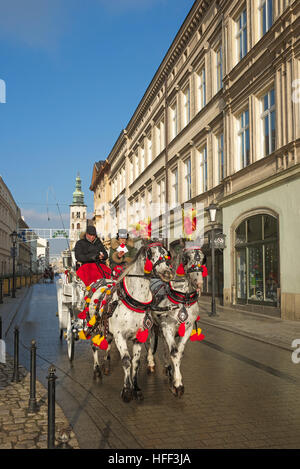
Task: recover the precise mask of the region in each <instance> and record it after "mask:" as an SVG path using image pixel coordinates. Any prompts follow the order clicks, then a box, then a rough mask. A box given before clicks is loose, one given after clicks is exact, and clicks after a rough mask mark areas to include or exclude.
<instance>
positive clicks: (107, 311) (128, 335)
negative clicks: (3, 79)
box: [79, 240, 174, 402]
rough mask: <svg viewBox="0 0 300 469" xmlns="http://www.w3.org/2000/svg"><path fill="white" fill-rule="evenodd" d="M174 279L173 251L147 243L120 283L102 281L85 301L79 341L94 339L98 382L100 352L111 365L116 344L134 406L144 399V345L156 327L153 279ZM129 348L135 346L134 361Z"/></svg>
mask: <svg viewBox="0 0 300 469" xmlns="http://www.w3.org/2000/svg"><path fill="white" fill-rule="evenodd" d="M173 275H174V273H173V269H172V266H171V258H170V253H169V251H167V249H166V248H165V247H164V246H163V244H162V243H160V242H156V241H150V240H147V242H145V244H143V245H142V247H141V248H140V249H139V251H138V253H137V255H136V257H135V259H134V260H133V261H132V263H131V264H130V265H129V266H128V267H127V268H126V269H125V270H124V272H123V273H122V274H121V275H120V276H119V278H118V280H117V281H116V282H112V281H111V280H105V279H101V280H99V283H98V284H97V285H94V286H93V285H92V286H90V287H91V288H90V289H89V292H88V295H87V296H86V298H85V299H86V304H85V308H84V309H83V311H82V312H81V313H80V314H79V317H80V319H82V320H83V321H84V327H83V330H82V331H81V332H80V335H79V337H80V338H81V339H91V343H92V349H93V356H94V377H95V378H96V379H100V378H101V376H102V373H101V366H100V362H99V357H98V351H99V349H102V350H106V356H105V361H106V365H107V362H109V350H110V344H111V342H112V340H114V341H115V344H116V347H117V349H118V351H119V353H120V357H121V362H122V367H123V371H124V384H123V389H122V391H121V397H122V399H123V401H124V402H130V401H131V400H132V398H133V397H134V398H136V399H138V400H142V399H143V393H142V391H141V389H140V388H139V386H138V370H139V366H140V356H141V349H142V344H143V343H145V342H146V341H147V338H148V332H149V330H150V329H151V327H152V324H153V320H152V315H151V311H150V306H151V303H152V301H153V297H152V293H151V290H150V279H153V278H159V279H161V280H162V281H163V282H169V281H170V280H172V278H173ZM129 344H132V357H131V355H130V352H129ZM105 369H107V368H105Z"/></svg>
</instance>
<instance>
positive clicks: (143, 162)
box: [141, 147, 145, 173]
mask: <svg viewBox="0 0 300 469" xmlns="http://www.w3.org/2000/svg"><path fill="white" fill-rule="evenodd" d="M144 169H145V149H144V147H141V173H142V172H143V171H144Z"/></svg>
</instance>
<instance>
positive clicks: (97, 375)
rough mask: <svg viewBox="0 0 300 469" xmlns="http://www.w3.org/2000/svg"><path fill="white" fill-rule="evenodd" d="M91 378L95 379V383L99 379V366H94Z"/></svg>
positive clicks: (100, 375)
mask: <svg viewBox="0 0 300 469" xmlns="http://www.w3.org/2000/svg"><path fill="white" fill-rule="evenodd" d="M93 378H94V380H95V381H97V383H98V382H99V381H101V378H102V374H101V370H100V368H99V367H97V368H95V370H94V375H93Z"/></svg>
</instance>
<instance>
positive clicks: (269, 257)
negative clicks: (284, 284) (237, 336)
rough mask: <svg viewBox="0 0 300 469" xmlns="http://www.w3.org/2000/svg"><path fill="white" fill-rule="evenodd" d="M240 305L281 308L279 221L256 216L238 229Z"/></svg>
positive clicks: (238, 294)
mask: <svg viewBox="0 0 300 469" xmlns="http://www.w3.org/2000/svg"><path fill="white" fill-rule="evenodd" d="M235 235H236V238H235V239H236V242H235V250H236V256H235V262H236V292H237V301H238V302H242V303H265V304H270V305H273V306H274V305H276V304H277V288H279V265H278V260H279V257H278V221H277V219H276V218H275V217H273V216H271V215H255V216H253V217H250V218H248V219H247V220H245V221H243V222H242V223H241V224H240V225H239V226H238V227H237V229H236V232H235Z"/></svg>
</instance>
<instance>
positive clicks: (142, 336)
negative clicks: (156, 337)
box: [136, 329, 148, 344]
mask: <svg viewBox="0 0 300 469" xmlns="http://www.w3.org/2000/svg"><path fill="white" fill-rule="evenodd" d="M136 338H137V340H138V341H139V342H141V343H142V344H143V343H144V342H146V340H147V339H148V329H145V330H144V331H142V329H139V330H138V331H137V333H136Z"/></svg>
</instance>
